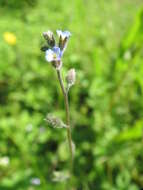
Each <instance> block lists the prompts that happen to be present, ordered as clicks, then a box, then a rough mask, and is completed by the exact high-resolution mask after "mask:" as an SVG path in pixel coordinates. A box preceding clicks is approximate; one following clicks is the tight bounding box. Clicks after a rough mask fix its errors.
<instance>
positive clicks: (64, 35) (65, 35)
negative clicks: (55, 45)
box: [57, 30, 71, 53]
mask: <svg viewBox="0 0 143 190" xmlns="http://www.w3.org/2000/svg"><path fill="white" fill-rule="evenodd" d="M57 35H58V37H59V47H60V49H61V51H62V53H64V51H65V49H66V47H67V43H68V40H69V37H70V36H71V33H70V32H69V31H61V30H57Z"/></svg>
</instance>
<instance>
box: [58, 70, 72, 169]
mask: <svg viewBox="0 0 143 190" xmlns="http://www.w3.org/2000/svg"><path fill="white" fill-rule="evenodd" d="M57 75H58V79H59V83H60V86H61V89H62V93H63V96H64V103H65V109H66V124H67V126H68V127H67V138H68V146H69V150H70V164H71V170H72V164H73V149H72V137H71V126H70V113H69V100H68V92H67V91H66V90H65V87H64V83H63V79H62V76H61V72H60V70H57Z"/></svg>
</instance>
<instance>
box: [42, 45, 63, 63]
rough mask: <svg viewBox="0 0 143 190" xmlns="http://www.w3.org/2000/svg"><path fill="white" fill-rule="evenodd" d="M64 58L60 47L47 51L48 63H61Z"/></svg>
mask: <svg viewBox="0 0 143 190" xmlns="http://www.w3.org/2000/svg"><path fill="white" fill-rule="evenodd" d="M61 57H62V52H61V50H60V48H59V47H56V46H55V47H53V48H52V49H48V50H47V51H46V56H45V58H46V60H47V61H48V62H53V61H60V60H61Z"/></svg>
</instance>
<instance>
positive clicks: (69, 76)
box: [66, 69, 76, 87]
mask: <svg viewBox="0 0 143 190" xmlns="http://www.w3.org/2000/svg"><path fill="white" fill-rule="evenodd" d="M75 80H76V72H75V69H70V70H69V71H68V73H67V76H66V81H67V84H68V86H69V87H71V86H72V85H74V83H75Z"/></svg>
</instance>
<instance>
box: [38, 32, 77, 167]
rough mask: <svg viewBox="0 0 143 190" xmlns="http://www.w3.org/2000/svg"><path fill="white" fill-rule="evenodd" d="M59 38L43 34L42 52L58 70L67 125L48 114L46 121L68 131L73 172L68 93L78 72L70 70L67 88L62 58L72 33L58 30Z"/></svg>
mask: <svg viewBox="0 0 143 190" xmlns="http://www.w3.org/2000/svg"><path fill="white" fill-rule="evenodd" d="M57 36H58V39H59V40H58V43H56V40H55V38H54V34H53V32H52V31H47V32H44V33H43V37H44V39H45V40H46V45H45V46H43V47H42V48H41V50H42V51H44V52H45V59H46V61H47V62H49V63H51V64H52V66H53V67H54V68H55V69H56V72H57V76H58V80H59V83H60V86H61V90H62V93H63V96H64V102H65V111H66V124H64V122H62V121H61V120H60V119H59V118H56V117H55V116H52V115H51V114H48V116H47V118H46V121H47V122H48V123H49V124H50V125H52V126H53V127H57V128H66V129H67V139H68V146H69V150H70V166H71V168H70V169H71V170H72V165H73V152H74V144H73V142H72V137H71V125H70V113H69V100H68V92H69V89H70V87H71V86H72V85H73V84H74V83H75V78H76V72H75V69H73V68H72V69H70V70H69V71H68V72H67V75H66V77H65V81H66V86H65V85H64V81H63V78H62V75H61V70H62V65H63V64H62V57H63V54H64V51H65V50H66V47H67V44H68V41H69V38H70V36H71V33H70V32H69V31H61V30H57Z"/></svg>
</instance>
